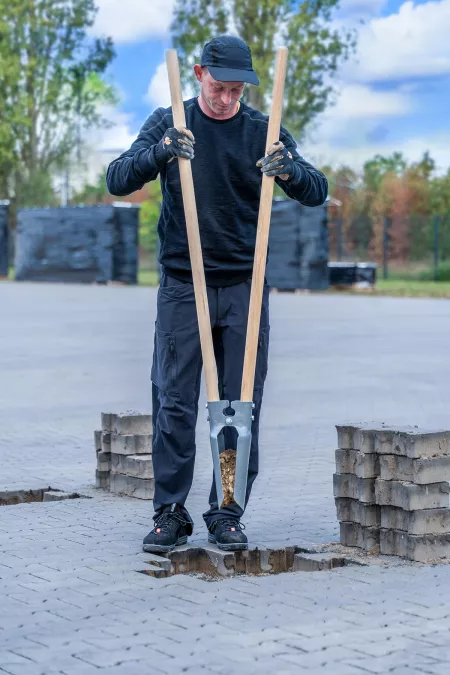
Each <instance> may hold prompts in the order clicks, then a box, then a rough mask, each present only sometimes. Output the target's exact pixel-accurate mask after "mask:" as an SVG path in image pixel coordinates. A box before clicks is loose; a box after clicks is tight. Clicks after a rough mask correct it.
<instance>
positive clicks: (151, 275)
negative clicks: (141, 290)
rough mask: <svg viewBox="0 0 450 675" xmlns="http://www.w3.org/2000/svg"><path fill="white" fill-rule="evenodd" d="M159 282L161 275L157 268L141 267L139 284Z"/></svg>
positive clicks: (155, 284) (147, 284)
mask: <svg viewBox="0 0 450 675" xmlns="http://www.w3.org/2000/svg"><path fill="white" fill-rule="evenodd" d="M158 282H159V276H158V272H157V271H156V270H146V269H139V274H138V283H139V286H157V285H158Z"/></svg>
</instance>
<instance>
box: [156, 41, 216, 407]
mask: <svg viewBox="0 0 450 675" xmlns="http://www.w3.org/2000/svg"><path fill="white" fill-rule="evenodd" d="M166 63H167V72H168V74H169V85H170V96H171V100H172V112H173V123H174V126H175V127H179V126H183V127H185V126H186V117H185V114H184V105H183V95H182V92H181V80H180V68H179V65H178V56H177V52H176V50H175V49H168V50H167V51H166ZM178 166H179V169H180V179H181V191H182V194H183V203H184V215H185V218H186V228H187V235H188V242H189V254H190V257H191V268H192V278H193V282H194V293H195V303H196V306H197V317H198V328H199V332H200V343H201V348H202V356H203V368H204V373H205V382H206V396H207V400H208V401H218V400H219V387H218V384H217V367H216V359H215V356H214V347H213V341H212V333H211V321H210V316H209V305H208V295H207V292H206V282H205V271H204V267H203V256H202V248H201V243H200V232H199V228H198V217H197V206H196V203H195V192H194V182H193V180H192V167H191V162H190V160H189V159H182V158H179V159H178Z"/></svg>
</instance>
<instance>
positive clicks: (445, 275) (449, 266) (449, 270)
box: [418, 260, 450, 282]
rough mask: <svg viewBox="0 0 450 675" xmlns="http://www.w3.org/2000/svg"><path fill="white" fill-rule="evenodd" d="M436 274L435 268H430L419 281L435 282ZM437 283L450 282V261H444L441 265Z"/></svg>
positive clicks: (420, 275) (421, 274)
mask: <svg viewBox="0 0 450 675" xmlns="http://www.w3.org/2000/svg"><path fill="white" fill-rule="evenodd" d="M434 274H435V270H434V267H429V268H428V269H427V270H424V271H423V272H421V273H420V274H419V275H418V277H419V281H434V280H435V279H434ZM437 281H449V282H450V260H443V261H442V262H441V263H439V266H438V275H437Z"/></svg>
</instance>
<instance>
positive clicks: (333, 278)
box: [328, 262, 377, 287]
mask: <svg viewBox="0 0 450 675" xmlns="http://www.w3.org/2000/svg"><path fill="white" fill-rule="evenodd" d="M328 271H329V278H330V286H359V287H369V286H375V283H376V280H377V266H376V264H375V263H351V262H333V263H329V264H328Z"/></svg>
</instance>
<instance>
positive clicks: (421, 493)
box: [375, 478, 450, 511]
mask: <svg viewBox="0 0 450 675" xmlns="http://www.w3.org/2000/svg"><path fill="white" fill-rule="evenodd" d="M449 492H450V486H449V484H448V483H432V484H431V485H415V484H414V483H407V482H401V481H396V480H382V479H381V478H377V479H376V480H375V497H376V503H377V504H379V505H380V506H398V507H399V508H400V509H404V510H405V511H418V510H420V509H438V508H442V507H448V506H449Z"/></svg>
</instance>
